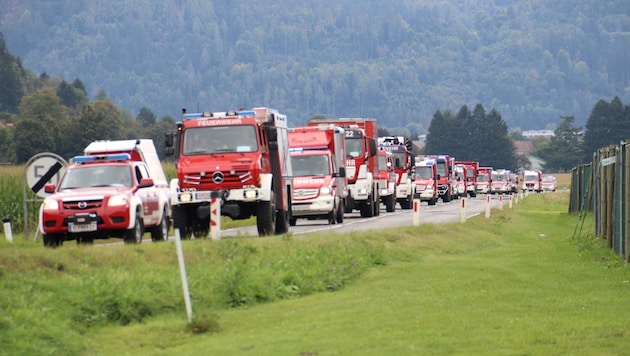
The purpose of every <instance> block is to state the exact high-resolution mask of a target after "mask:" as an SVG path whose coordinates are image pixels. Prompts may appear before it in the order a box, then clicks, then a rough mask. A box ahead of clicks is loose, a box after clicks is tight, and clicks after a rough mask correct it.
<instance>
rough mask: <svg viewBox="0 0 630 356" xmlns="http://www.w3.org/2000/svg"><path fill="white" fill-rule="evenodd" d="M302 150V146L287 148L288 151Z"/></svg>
mask: <svg viewBox="0 0 630 356" xmlns="http://www.w3.org/2000/svg"><path fill="white" fill-rule="evenodd" d="M302 151H304V148H302V147H293V148H289V153H290V152H302Z"/></svg>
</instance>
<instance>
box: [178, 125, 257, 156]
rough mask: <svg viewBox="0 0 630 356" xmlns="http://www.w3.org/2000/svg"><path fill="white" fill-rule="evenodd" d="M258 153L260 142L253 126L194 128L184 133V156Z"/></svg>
mask: <svg viewBox="0 0 630 356" xmlns="http://www.w3.org/2000/svg"><path fill="white" fill-rule="evenodd" d="M256 151H258V141H257V140H256V131H255V130H254V126H252V125H233V126H205V127H193V128H189V129H187V130H186V131H184V140H183V145H182V154H183V155H184V156H189V155H198V154H209V153H225V152H256Z"/></svg>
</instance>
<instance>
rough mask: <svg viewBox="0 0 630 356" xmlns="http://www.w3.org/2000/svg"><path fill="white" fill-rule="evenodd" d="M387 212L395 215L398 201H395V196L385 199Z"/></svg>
mask: <svg viewBox="0 0 630 356" xmlns="http://www.w3.org/2000/svg"><path fill="white" fill-rule="evenodd" d="M384 200H385V201H384V203H385V211H387V212H388V213H393V212H394V211H396V199H394V194H392V195H390V196H387V197H385V199H384Z"/></svg>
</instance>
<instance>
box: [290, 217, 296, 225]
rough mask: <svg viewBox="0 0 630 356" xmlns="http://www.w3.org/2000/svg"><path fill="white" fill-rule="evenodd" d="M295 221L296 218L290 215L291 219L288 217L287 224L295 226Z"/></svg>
mask: <svg viewBox="0 0 630 356" xmlns="http://www.w3.org/2000/svg"><path fill="white" fill-rule="evenodd" d="M296 222H297V218H295V217H291V219H289V225H291V226H295V224H296Z"/></svg>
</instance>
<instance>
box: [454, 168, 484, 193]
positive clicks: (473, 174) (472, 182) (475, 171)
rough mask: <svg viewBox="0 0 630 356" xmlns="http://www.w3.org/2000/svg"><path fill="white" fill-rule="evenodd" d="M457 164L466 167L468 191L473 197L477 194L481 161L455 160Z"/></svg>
mask: <svg viewBox="0 0 630 356" xmlns="http://www.w3.org/2000/svg"><path fill="white" fill-rule="evenodd" d="M455 165H461V166H464V167H465V168H466V177H465V181H466V193H467V194H468V196H470V197H471V198H474V197H476V196H477V176H478V175H479V162H475V161H455Z"/></svg>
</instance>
